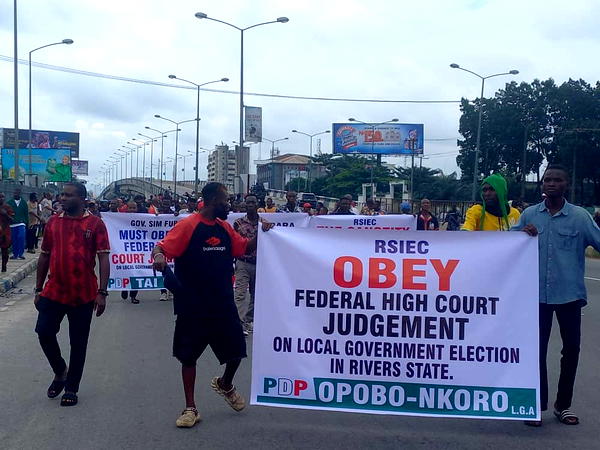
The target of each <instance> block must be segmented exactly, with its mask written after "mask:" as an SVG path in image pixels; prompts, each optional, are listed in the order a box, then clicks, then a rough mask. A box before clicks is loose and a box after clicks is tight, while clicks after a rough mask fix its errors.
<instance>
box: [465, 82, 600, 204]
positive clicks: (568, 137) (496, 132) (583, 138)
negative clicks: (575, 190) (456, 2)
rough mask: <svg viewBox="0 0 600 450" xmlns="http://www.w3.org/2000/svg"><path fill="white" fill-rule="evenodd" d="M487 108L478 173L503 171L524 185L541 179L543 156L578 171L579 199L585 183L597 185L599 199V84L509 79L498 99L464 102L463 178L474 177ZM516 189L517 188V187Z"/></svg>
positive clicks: (596, 191) (470, 178)
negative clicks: (528, 179) (527, 180)
mask: <svg viewBox="0 0 600 450" xmlns="http://www.w3.org/2000/svg"><path fill="white" fill-rule="evenodd" d="M480 106H481V107H483V110H482V128H481V144H480V147H481V154H480V157H481V159H480V165H479V169H480V170H479V173H478V174H477V175H478V178H481V177H482V176H485V175H487V174H489V173H492V172H500V173H503V174H505V176H506V177H507V178H508V179H510V180H513V183H518V184H519V185H522V186H523V187H524V183H523V182H524V180H525V177H526V176H527V175H529V174H530V173H535V174H536V175H537V179H538V181H539V179H540V175H541V174H540V169H541V167H542V164H543V162H544V161H546V162H555V161H560V162H562V163H563V164H565V165H566V166H567V167H569V168H570V169H571V170H572V171H574V172H575V175H576V177H577V180H578V183H579V197H578V198H579V199H580V201H583V200H584V196H585V192H586V191H585V189H584V186H585V185H586V183H588V184H589V183H592V184H593V186H594V189H593V194H591V195H593V196H595V199H596V201H597V202H600V195H599V194H600V174H599V173H598V172H599V170H600V169H598V166H599V165H598V164H591V162H593V161H598V159H599V158H600V149H599V148H598V139H599V138H600V133H599V132H598V129H600V84H596V86H595V87H592V86H590V85H589V84H587V83H586V82H585V81H583V80H577V81H575V80H569V81H568V82H565V83H563V84H562V85H560V86H557V85H556V84H555V83H554V81H553V80H552V79H549V80H546V81H539V80H534V81H533V82H532V83H531V84H529V83H520V84H517V83H515V82H512V83H508V84H506V86H505V88H504V89H500V90H499V91H498V92H496V93H495V95H494V97H493V98H489V99H486V98H484V99H477V100H476V101H475V102H474V103H470V102H469V101H467V100H466V99H463V100H462V101H461V111H462V116H461V118H460V125H459V132H460V133H461V135H462V136H463V139H461V140H459V141H458V145H459V146H460V154H459V156H458V157H457V163H458V165H459V167H460V168H461V171H462V174H463V179H464V180H465V181H468V180H472V177H473V164H474V157H475V146H476V137H477V119H478V114H479V107H480ZM513 191H514V189H513ZM535 198H536V199H537V198H539V192H538V194H537V195H536V197H535Z"/></svg>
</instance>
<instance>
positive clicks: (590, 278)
mask: <svg viewBox="0 0 600 450" xmlns="http://www.w3.org/2000/svg"><path fill="white" fill-rule="evenodd" d="M584 278H585V279H586V280H592V281H600V278H594V277H584Z"/></svg>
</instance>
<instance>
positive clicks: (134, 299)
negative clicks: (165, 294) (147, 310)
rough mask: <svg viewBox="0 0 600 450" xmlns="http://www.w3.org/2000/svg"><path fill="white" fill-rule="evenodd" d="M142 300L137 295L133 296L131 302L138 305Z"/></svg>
mask: <svg viewBox="0 0 600 450" xmlns="http://www.w3.org/2000/svg"><path fill="white" fill-rule="evenodd" d="M139 302H140V301H139V300H138V299H137V298H135V297H131V303H133V304H134V305H137V304H138V303H139Z"/></svg>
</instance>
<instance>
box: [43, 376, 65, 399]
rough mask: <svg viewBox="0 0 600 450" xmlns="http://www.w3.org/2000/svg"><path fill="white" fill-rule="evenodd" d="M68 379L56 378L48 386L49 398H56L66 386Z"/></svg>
mask: <svg viewBox="0 0 600 450" xmlns="http://www.w3.org/2000/svg"><path fill="white" fill-rule="evenodd" d="M65 383H66V380H54V381H53V382H52V383H51V384H50V386H48V392H47V394H48V398H56V397H58V396H59V395H60V393H61V392H62V391H63V389H64V388H65Z"/></svg>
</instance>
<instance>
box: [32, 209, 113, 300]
mask: <svg viewBox="0 0 600 450" xmlns="http://www.w3.org/2000/svg"><path fill="white" fill-rule="evenodd" d="M108 252H110V245H109V242H108V233H107V231H106V226H105V225H104V222H102V220H101V219H100V218H98V217H96V216H93V215H91V214H90V213H89V212H87V211H86V212H85V213H84V215H83V216H81V217H70V216H67V215H65V214H64V213H62V214H60V215H54V216H52V217H51V218H50V220H48V223H47V224H46V228H45V230H44V240H43V241H42V253H46V254H49V255H50V274H49V275H48V281H47V282H46V284H45V285H44V290H43V291H42V293H41V295H42V296H43V297H47V298H49V299H50V300H53V301H55V302H58V303H62V304H65V305H71V306H77V305H82V304H85V303H89V302H91V301H93V300H95V298H96V295H97V293H98V282H97V280H96V274H95V273H94V267H95V266H96V254H97V253H108Z"/></svg>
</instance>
